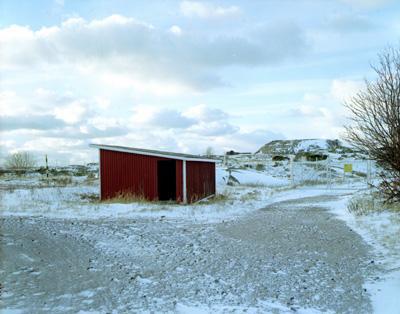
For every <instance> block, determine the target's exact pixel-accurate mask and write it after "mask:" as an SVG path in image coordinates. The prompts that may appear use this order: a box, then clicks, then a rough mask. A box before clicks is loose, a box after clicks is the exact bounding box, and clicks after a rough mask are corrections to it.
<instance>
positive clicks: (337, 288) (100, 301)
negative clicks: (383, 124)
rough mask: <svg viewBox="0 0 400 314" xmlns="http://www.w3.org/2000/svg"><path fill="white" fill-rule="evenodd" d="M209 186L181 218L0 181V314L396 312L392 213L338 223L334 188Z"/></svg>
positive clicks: (343, 197)
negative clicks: (205, 196) (211, 190)
mask: <svg viewBox="0 0 400 314" xmlns="http://www.w3.org/2000/svg"><path fill="white" fill-rule="evenodd" d="M231 173H232V172H231ZM217 174H218V175H217V177H218V178H217V186H218V191H219V193H220V194H219V196H218V197H217V198H216V199H210V200H208V201H206V202H201V203H198V204H193V205H190V206H189V205H186V206H185V205H176V204H169V203H149V202H143V201H141V202H134V203H126V202H120V201H118V200H116V201H114V202H107V203H100V202H99V201H98V182H97V180H96V179H95V178H93V177H92V176H90V177H89V176H76V175H72V176H70V180H68V181H66V182H65V184H53V183H52V182H50V184H49V183H48V182H43V180H41V179H40V177H38V176H36V177H35V175H27V176H20V177H8V178H7V179H4V177H3V180H2V181H1V189H0V195H1V201H2V215H1V218H0V219H1V220H0V228H1V231H0V233H1V238H0V240H1V249H2V250H1V254H2V259H1V263H2V267H1V271H0V282H1V283H2V286H1V303H0V306H1V308H2V309H3V310H4V311H5V313H7V312H9V313H31V312H44V313H57V312H76V311H77V310H81V311H83V312H93V311H94V312H115V313H117V312H118V313H121V312H122V313H129V312H136V311H138V312H146V311H147V312H152V311H153V312H160V311H161V312H170V313H191V312H194V313H199V312H200V313H210V312H213V313H214V312H217V313H232V312H233V313H236V312H242V311H247V312H250V313H265V312H267V313H268V312H270V313H292V312H294V311H296V312H298V313H320V312H321V313H322V312H323V313H325V312H328V313H329V312H331V313H337V312H340V313H371V312H376V313H396V312H395V311H396V309H398V305H399V304H398V301H397V297H395V296H396V295H397V292H399V291H400V287H399V283H400V280H399V278H400V276H399V273H400V272H399V268H398V267H399V266H400V265H398V260H399V253H398V252H399V247H398V245H399V244H398V242H397V241H396V239H398V235H399V233H400V222H399V221H398V220H397V221H396V217H397V216H396V214H395V213H391V212H381V213H379V212H378V213H375V214H374V215H363V214H360V213H354V214H353V213H350V212H349V211H348V210H347V206H348V205H349V204H350V205H351V206H350V208H353V207H355V205H354V203H355V202H356V200H357V199H359V198H362V197H363V193H361V192H360V191H357V190H355V189H354V188H351V189H347V190H346V187H348V185H343V186H342V187H341V188H338V189H333V190H329V189H326V185H323V186H320V185H319V186H310V185H303V186H301V187H298V186H293V185H291V184H290V181H289V180H288V179H287V178H285V176H281V177H279V176H278V175H277V174H276V173H275V175H274V176H272V175H271V174H268V173H267V172H266V171H256V170H254V169H251V168H250V169H245V168H243V169H238V170H235V172H234V173H232V174H233V175H235V176H236V178H237V179H238V181H239V182H240V183H239V184H235V185H232V186H227V185H226V183H227V181H228V175H229V172H228V170H225V169H223V168H218V171H217ZM353 181H354V182H357V179H356V178H355V179H354V180H353ZM364 193H365V192H364ZM355 196H357V198H355ZM358 202H359V201H357V204H358Z"/></svg>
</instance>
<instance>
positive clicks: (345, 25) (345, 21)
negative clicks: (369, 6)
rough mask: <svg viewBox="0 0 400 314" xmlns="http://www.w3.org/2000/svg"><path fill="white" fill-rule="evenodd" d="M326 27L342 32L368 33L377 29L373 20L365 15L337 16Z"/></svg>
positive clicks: (329, 20)
mask: <svg viewBox="0 0 400 314" xmlns="http://www.w3.org/2000/svg"><path fill="white" fill-rule="evenodd" d="M325 25H326V27H328V28H330V29H332V30H335V31H338V32H342V33H348V32H366V31H370V30H371V29H372V28H374V27H375V24H374V23H373V21H372V20H370V19H369V18H368V17H366V16H364V15H356V14H335V15H333V16H331V17H330V18H328V20H327V21H326V23H325Z"/></svg>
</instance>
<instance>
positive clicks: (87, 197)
mask: <svg viewBox="0 0 400 314" xmlns="http://www.w3.org/2000/svg"><path fill="white" fill-rule="evenodd" d="M79 197H80V199H81V200H83V201H88V202H89V203H99V202H100V196H99V194H97V193H82V194H79Z"/></svg>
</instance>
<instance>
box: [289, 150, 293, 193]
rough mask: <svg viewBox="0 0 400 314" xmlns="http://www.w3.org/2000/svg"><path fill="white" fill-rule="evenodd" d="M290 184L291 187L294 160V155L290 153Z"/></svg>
mask: <svg viewBox="0 0 400 314" xmlns="http://www.w3.org/2000/svg"><path fill="white" fill-rule="evenodd" d="M289 158H290V166H289V168H290V184H291V185H292V187H293V186H294V175H293V161H294V156H293V155H290V156H289Z"/></svg>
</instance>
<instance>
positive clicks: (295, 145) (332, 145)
mask: <svg viewBox="0 0 400 314" xmlns="http://www.w3.org/2000/svg"><path fill="white" fill-rule="evenodd" d="M302 152H308V153H317V154H321V153H324V154H328V153H334V154H343V153H355V151H354V150H353V149H352V148H351V147H350V146H349V145H348V144H346V143H344V142H343V141H340V140H338V139H335V140H329V139H296V140H277V141H271V142H269V143H267V144H265V145H264V146H262V147H261V148H260V149H259V150H258V151H257V152H256V154H268V155H295V154H298V153H302Z"/></svg>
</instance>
